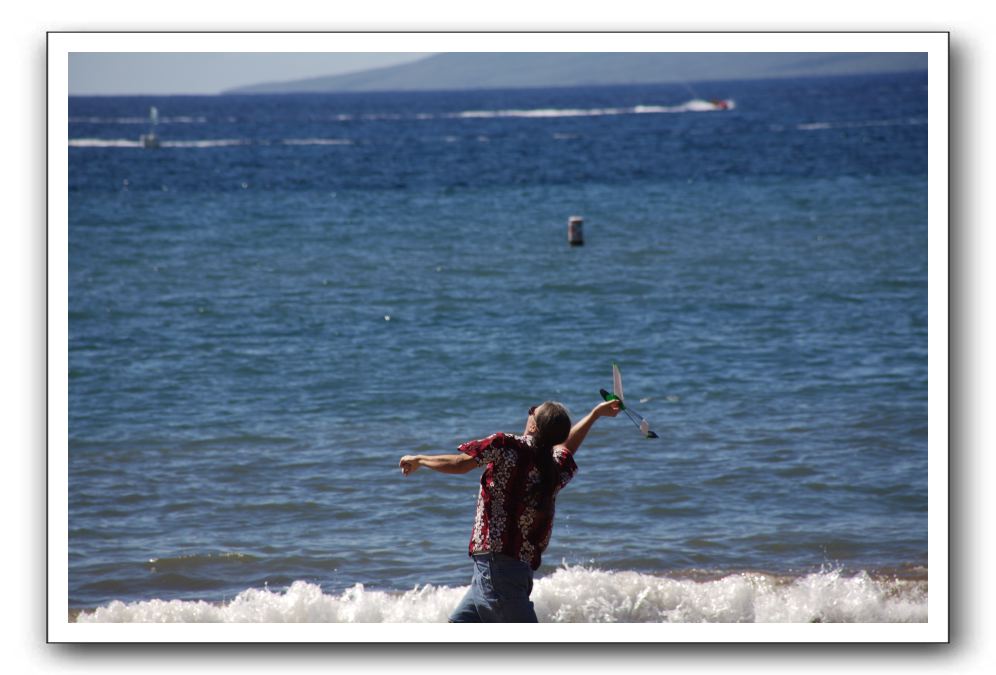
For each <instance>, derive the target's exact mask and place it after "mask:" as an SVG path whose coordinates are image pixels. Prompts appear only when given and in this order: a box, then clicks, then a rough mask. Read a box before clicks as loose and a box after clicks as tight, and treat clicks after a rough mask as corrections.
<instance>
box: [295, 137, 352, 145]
mask: <svg viewBox="0 0 996 675" xmlns="http://www.w3.org/2000/svg"><path fill="white" fill-rule="evenodd" d="M281 142H282V143H283V144H284V145H352V144H353V141H351V140H349V139H348V138H286V139H284V140H283V141H281Z"/></svg>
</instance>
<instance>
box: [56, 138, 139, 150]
mask: <svg viewBox="0 0 996 675" xmlns="http://www.w3.org/2000/svg"><path fill="white" fill-rule="evenodd" d="M69 147H71V148H140V147H142V143H141V142H140V141H137V140H131V139H128V138H70V139H69Z"/></svg>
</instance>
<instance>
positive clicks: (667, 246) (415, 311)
mask: <svg viewBox="0 0 996 675" xmlns="http://www.w3.org/2000/svg"><path fill="white" fill-rule="evenodd" d="M926 92H927V79H926V75H925V74H906V75H890V76H877V77H850V78H824V79H808V80H777V81H766V82H730V83H709V84H701V85H696V86H695V88H694V90H693V88H692V87H689V86H663V85H662V86H642V87H601V88H572V89H559V90H546V91H544V90H520V91H478V92H432V93H405V94H391V93H382V94H350V95H345V94H343V95H308V96H294V95H283V96H219V97H158V98H143V97H100V98H76V97H72V98H70V99H69V102H68V105H69V114H70V122H69V137H70V142H69V147H68V149H67V151H68V153H69V162H70V164H69V231H68V236H69V254H70V261H69V289H68V293H69V345H68V349H69V373H68V376H69V445H68V449H67V452H68V459H69V522H68V528H69V560H68V565H69V605H70V607H69V608H70V609H71V610H73V611H74V613H75V611H76V610H83V611H84V613H83V614H81V615H80V620H110V621H120V620H124V621H146V620H153V621H168V620H181V621H257V620H265V621H271V620H272V621H277V620H284V621H438V620H443V619H445V615H446V613H447V612H448V611H449V609H450V608H452V606H453V605H454V604H455V603H456V600H457V599H458V598H459V596H460V594H461V592H462V590H461V589H462V588H463V587H465V586H466V585H467V583H469V578H470V564H469V560H468V558H467V555H466V546H467V540H468V538H469V535H470V527H471V520H472V518H473V510H474V500H475V495H476V489H477V480H476V474H473V473H472V474H468V475H466V476H445V475H441V474H434V473H432V472H429V471H424V472H422V471H420V472H418V473H416V474H415V475H413V476H410V477H409V478H407V479H402V477H401V474H400V471H399V470H398V469H397V462H398V458H399V457H400V456H401V455H402V454H406V453H411V452H417V453H432V452H452V451H453V450H454V448H455V446H456V445H458V444H459V443H461V442H463V441H466V440H470V439H473V438H479V437H482V436H485V435H487V434H490V433H493V432H495V431H499V430H503V431H513V432H518V431H521V429H522V427H523V426H524V423H525V416H526V410H527V409H528V408H529V406H531V405H534V404H536V403H539V402H541V401H543V400H547V399H555V400H560V401H562V402H564V403H565V404H567V405H568V407H569V408H570V409H571V411H572V413H573V414H574V415H575V416H576V417H580V416H581V415H583V414H584V413H585V412H586V411H587V410H588V409H589V408H590V407H591V406H593V405H595V404H596V403H597V402H598V400H599V397H598V390H599V388H600V387H606V388H609V387H610V386H611V365H612V363H613V362H615V363H618V364H619V366H620V368H621V370H622V373H623V377H624V382H625V385H626V394H627V400H629V401H630V402H631V403H632V404H633V405H634V406H635V407H636V408H637V409H638V410H639V411H640V412H641V413H642V414H643V415H645V416H646V417H647V418H649V419H650V421H651V423H652V426H653V428H654V429H655V430H656V431H657V433H658V434H659V435H660V438H659V439H656V440H648V439H644V438H642V437H641V436H640V434H639V433H638V432H637V430H636V429H635V428H634V427H633V425H632V424H631V423H630V422H629V421H628V420H627V419H625V417H623V416H620V417H618V418H615V419H606V420H601V421H599V422H598V423H597V424H596V426H595V428H594V429H593V430H592V431H591V433H590V434H589V436H588V439H587V440H586V441H585V443H584V445H583V446H582V448H581V450H580V452H579V453H578V457H577V459H578V464H579V466H580V471H579V473H578V476H577V477H576V478H575V480H574V482H572V484H571V485H570V486H569V487H568V488H567V489H566V490H565V491H564V492H563V493H561V496H560V498H559V499H558V507H557V508H558V511H557V520H556V523H555V527H554V533H553V539H552V542H551V545H550V547H549V549H548V550H547V552H546V554H545V555H544V563H543V566H542V568H541V569H540V571H539V575H538V581H537V586H536V591H535V592H534V600H535V602H536V604H537V609H538V612H539V613H540V616H541V619H542V620H548V621H924V620H926V597H927V569H928V560H927V435H928V428H927V193H926V186H927V128H928V127H927V122H928V120H927V103H926ZM698 98H722V99H732V100H733V101H734V102H735V106H734V107H733V109H732V110H723V111H715V110H709V109H707V108H708V106H702V105H701V104H700V103H697V102H696V101H695V100H694V99H698ZM150 106H156V107H157V108H158V111H159V125H158V127H157V133H158V135H159V136H160V138H161V139H162V147H160V148H157V149H144V148H142V147H141V146H140V144H139V143H138V139H139V136H140V134H143V133H146V132H147V131H148V127H149V122H148V112H149V108H150ZM572 215H580V216H583V217H584V219H585V220H584V233H585V240H586V243H585V245H584V246H582V247H570V246H568V244H567V241H566V228H567V219H568V217H570V216H572ZM55 451H58V449H56V450H55Z"/></svg>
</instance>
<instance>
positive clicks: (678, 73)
mask: <svg viewBox="0 0 996 675" xmlns="http://www.w3.org/2000/svg"><path fill="white" fill-rule="evenodd" d="M920 70H922V71H926V70H927V54H926V53H922V52H902V53H892V52H831V53H823V52H805V53H784V52H743V53H736V52H726V53H694V52H680V53H679V52H667V53H664V52H626V53H610V52H580V53H578V52H544V53H528V52H502V53H486V52H484V53H482V52H469V53H447V54H435V55H433V56H428V57H426V58H424V59H421V60H419V61H415V62H413V63H406V64H402V65H399V66H389V67H386V68H375V69H372V70H365V71H362V72H358V73H349V74H346V75H331V76H328V77H313V78H309V79H305V80H294V81H288V82H269V83H264V84H256V85H251V86H245V87H238V88H236V89H230V90H228V91H225V92H223V93H226V94H279V93H288V94H289V93H308V92H312V93H325V92H350V91H428V90H453V89H506V88H507V89H515V88H527V87H572V86H591V85H613V84H652V83H667V82H706V81H716V80H758V79H772V78H780V77H806V76H823V75H858V74H873V73H892V72H906V71H920Z"/></svg>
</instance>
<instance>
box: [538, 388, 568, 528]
mask: <svg viewBox="0 0 996 675" xmlns="http://www.w3.org/2000/svg"><path fill="white" fill-rule="evenodd" d="M533 421H534V422H535V423H536V432H535V433H534V434H533V440H534V441H535V443H536V468H537V469H539V472H540V485H542V495H541V497H540V500H539V503H540V508H541V509H543V510H546V509H547V508H548V507H549V505H550V502H551V501H553V493H554V492H555V491H556V488H557V478H558V471H557V465H556V463H555V462H554V460H553V446H555V445H559V444H560V443H563V442H564V441H566V440H567V436H568V435H569V434H570V433H571V418H570V416H569V415H568V414H567V408H565V407H564V405H563V404H562V403H557V402H556V401H546V402H545V403H544V404H543V405H541V406H539V407H538V408H537V409H536V412H535V413H533Z"/></svg>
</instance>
